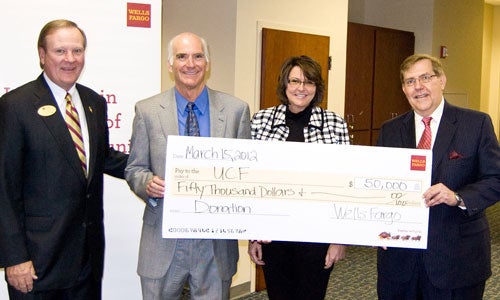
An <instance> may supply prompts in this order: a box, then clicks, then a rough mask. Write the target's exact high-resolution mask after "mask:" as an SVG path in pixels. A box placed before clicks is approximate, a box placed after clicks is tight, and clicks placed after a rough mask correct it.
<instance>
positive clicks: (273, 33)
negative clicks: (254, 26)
mask: <svg viewBox="0 0 500 300" xmlns="http://www.w3.org/2000/svg"><path fill="white" fill-rule="evenodd" d="M329 53H330V37H329V36H322V35H316V34H308V33H300V32H292V31H283V30H277V29H269V28H262V54H261V55H262V56H261V74H260V76H261V80H260V109H264V108H268V107H271V106H275V105H278V104H280V101H279V99H278V96H276V87H277V83H278V75H279V72H280V68H281V65H282V64H283V62H284V61H285V59H287V58H288V57H290V56H300V55H307V56H309V57H311V58H312V59H314V60H316V61H317V62H318V63H319V64H320V65H321V76H322V77H323V80H324V81H325V94H324V96H323V101H322V102H321V104H320V105H321V107H323V108H325V109H326V107H327V99H328V70H329V69H330V56H329ZM255 281H256V282H255V289H256V291H262V290H264V289H266V282H265V280H264V272H263V271H262V267H260V266H257V267H256V275H255Z"/></svg>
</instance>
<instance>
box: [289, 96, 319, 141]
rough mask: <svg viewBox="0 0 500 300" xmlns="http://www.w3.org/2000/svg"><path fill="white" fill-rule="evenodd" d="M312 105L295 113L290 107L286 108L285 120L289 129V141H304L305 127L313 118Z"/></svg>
mask: <svg viewBox="0 0 500 300" xmlns="http://www.w3.org/2000/svg"><path fill="white" fill-rule="evenodd" d="M311 112H312V106H310V105H309V106H308V107H307V108H306V109H304V110H303V111H301V112H299V113H293V112H291V111H290V109H289V108H288V106H287V108H286V115H285V120H286V121H285V122H286V126H287V127H288V129H289V134H288V137H287V138H286V140H287V141H290V142H304V141H305V139H304V127H307V126H308V124H309V120H310V119H311Z"/></svg>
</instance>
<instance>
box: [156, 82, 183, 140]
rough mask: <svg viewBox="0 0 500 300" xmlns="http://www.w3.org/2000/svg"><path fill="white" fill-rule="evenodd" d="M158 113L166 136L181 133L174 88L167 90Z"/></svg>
mask: <svg viewBox="0 0 500 300" xmlns="http://www.w3.org/2000/svg"><path fill="white" fill-rule="evenodd" d="M157 114H158V119H159V120H160V126H161V129H162V131H163V134H164V136H165V138H167V136H169V135H179V125H178V119H177V104H176V102H175V91H174V89H173V88H172V89H170V90H169V91H168V92H167V94H166V95H165V97H164V98H163V99H161V101H160V103H159V107H158V109H157Z"/></svg>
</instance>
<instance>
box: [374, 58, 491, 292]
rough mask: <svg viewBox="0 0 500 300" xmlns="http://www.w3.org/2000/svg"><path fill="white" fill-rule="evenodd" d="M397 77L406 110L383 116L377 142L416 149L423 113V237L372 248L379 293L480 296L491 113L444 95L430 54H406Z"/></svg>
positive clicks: (487, 264) (487, 250)
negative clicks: (426, 167)
mask: <svg viewBox="0 0 500 300" xmlns="http://www.w3.org/2000/svg"><path fill="white" fill-rule="evenodd" d="M400 77H401V82H402V88H403V92H404V93H405V95H406V98H407V99H408V101H409V103H410V105H411V106H412V108H413V110H412V111H410V112H408V113H406V114H404V115H401V116H399V117H397V118H394V119H392V120H390V121H388V122H386V123H385V124H384V125H383V126H382V128H381V131H380V136H379V139H378V142H377V145H378V146H385V147H401V148H416V147H417V145H418V144H419V141H420V140H421V136H426V135H427V133H426V132H428V129H429V128H427V129H426V125H424V123H423V122H422V121H423V120H424V119H425V120H427V118H426V117H431V119H430V134H429V135H428V137H429V138H430V143H428V146H427V148H428V149H432V155H433V158H432V183H431V184H432V185H431V187H430V188H429V189H428V190H427V191H425V192H424V194H423V198H424V201H425V203H426V205H427V206H428V207H429V208H430V211H429V237H428V245H427V249H426V250H414V249H401V248H389V249H386V250H385V249H382V248H380V249H379V250H378V262H377V264H378V284H377V289H378V296H379V299H398V300H400V299H428V300H431V299H432V300H440V299H448V300H451V299H453V300H457V299H463V300H474V299H482V295H483V292H484V287H485V282H486V279H488V277H489V276H490V275H491V247H490V233H489V227H488V221H487V219H486V215H485V209H486V208H487V207H489V206H491V205H494V204H495V203H496V202H498V200H499V199H500V147H499V145H498V140H497V137H496V136H495V133H494V130H493V125H492V122H491V119H490V117H489V116H488V115H487V114H485V113H482V112H478V111H473V110H469V109H464V108H459V107H456V106H453V105H451V104H449V103H448V102H447V101H446V100H445V99H444V97H443V90H444V88H445V85H446V76H445V74H444V71H443V68H442V65H441V63H440V62H439V60H438V59H436V58H434V57H431V56H428V55H420V54H415V55H412V56H410V57H408V58H407V59H406V60H405V61H404V62H403V63H402V64H401V72H400ZM427 127H428V126H427ZM424 140H425V138H424ZM419 148H425V147H419Z"/></svg>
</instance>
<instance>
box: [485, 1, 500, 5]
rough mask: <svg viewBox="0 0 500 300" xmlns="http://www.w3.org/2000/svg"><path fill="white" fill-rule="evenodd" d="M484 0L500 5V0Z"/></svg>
mask: <svg viewBox="0 0 500 300" xmlns="http://www.w3.org/2000/svg"><path fill="white" fill-rule="evenodd" d="M484 2H486V3H488V4H491V5H500V0H484Z"/></svg>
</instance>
